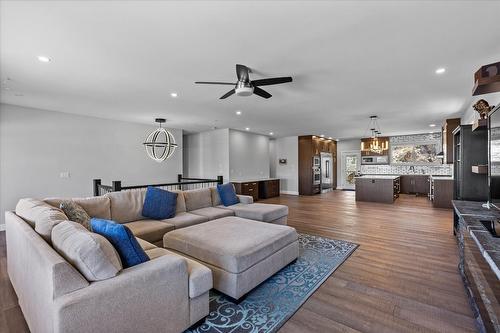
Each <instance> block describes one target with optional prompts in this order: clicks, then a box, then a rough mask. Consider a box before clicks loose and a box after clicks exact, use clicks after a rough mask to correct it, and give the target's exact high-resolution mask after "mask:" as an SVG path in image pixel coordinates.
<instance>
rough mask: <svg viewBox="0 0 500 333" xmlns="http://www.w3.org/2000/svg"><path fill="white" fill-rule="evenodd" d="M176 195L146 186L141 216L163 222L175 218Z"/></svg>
mask: <svg viewBox="0 0 500 333" xmlns="http://www.w3.org/2000/svg"><path fill="white" fill-rule="evenodd" d="M176 207H177V193H174V192H169V191H165V190H162V189H161V188H157V187H152V186H148V189H147V191H146V198H145V199H144V206H143V207H142V216H144V217H149V218H150V219H153V220H164V219H169V218H171V217H174V216H175V210H176Z"/></svg>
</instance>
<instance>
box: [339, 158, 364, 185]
mask: <svg viewBox="0 0 500 333" xmlns="http://www.w3.org/2000/svg"><path fill="white" fill-rule="evenodd" d="M341 160H342V162H341V163H342V164H341V177H342V189H344V190H354V189H355V181H354V176H355V175H356V173H357V172H359V171H360V169H361V153H360V152H359V151H343V152H341Z"/></svg>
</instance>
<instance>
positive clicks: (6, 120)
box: [0, 104, 182, 224]
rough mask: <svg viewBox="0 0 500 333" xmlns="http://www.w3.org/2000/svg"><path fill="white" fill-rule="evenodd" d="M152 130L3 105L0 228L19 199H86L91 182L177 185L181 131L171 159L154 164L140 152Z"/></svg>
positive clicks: (0, 117)
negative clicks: (60, 197) (62, 174)
mask: <svg viewBox="0 0 500 333" xmlns="http://www.w3.org/2000/svg"><path fill="white" fill-rule="evenodd" d="M154 129H155V126H154V125H151V126H148V125H141V124H134V123H127V122H121V121H113V120H107V119H99V118H93V117H85V116H77V115H71V114H68V113H61V112H53V111H44V110H38V109H31V108H23V107H17V106H12V105H6V104H1V105H0V211H1V212H2V214H1V216H2V217H1V220H0V224H3V223H4V214H3V212H4V211H5V210H12V209H14V207H15V205H16V203H17V201H18V200H19V198H23V197H36V198H44V197H48V196H64V197H72V196H90V195H92V179H94V178H102V180H103V182H104V183H106V184H108V183H110V182H111V181H112V180H122V181H123V183H124V184H125V185H127V184H131V185H132V184H144V183H157V182H170V181H176V179H177V174H178V173H182V130H179V129H174V130H172V134H173V135H174V137H175V140H176V142H177V143H178V144H179V148H178V149H177V150H176V151H175V153H174V155H173V156H172V157H171V158H169V159H168V160H166V161H164V162H163V163H158V162H155V161H153V160H151V159H150V158H149V157H148V156H147V155H146V152H145V150H144V148H143V146H142V142H143V141H144V139H145V138H146V136H147V134H148V133H149V132H151V131H152V130H154ZM61 172H69V178H61V177H60V174H61Z"/></svg>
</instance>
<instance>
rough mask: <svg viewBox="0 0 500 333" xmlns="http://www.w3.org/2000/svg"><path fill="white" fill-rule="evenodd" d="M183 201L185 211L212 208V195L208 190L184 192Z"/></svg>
mask: <svg viewBox="0 0 500 333" xmlns="http://www.w3.org/2000/svg"><path fill="white" fill-rule="evenodd" d="M183 195H184V200H185V201H186V211H188V212H190V211H192V210H195V209H200V208H206V207H212V194H211V192H210V188H201V189H197V190H189V191H184V192H183Z"/></svg>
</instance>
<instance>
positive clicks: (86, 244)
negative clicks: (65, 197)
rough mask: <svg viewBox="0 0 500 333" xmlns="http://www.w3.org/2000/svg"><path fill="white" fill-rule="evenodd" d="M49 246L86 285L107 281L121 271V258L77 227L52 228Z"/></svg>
mask: <svg viewBox="0 0 500 333" xmlns="http://www.w3.org/2000/svg"><path fill="white" fill-rule="evenodd" d="M52 245H53V247H54V249H55V250H56V251H57V252H59V254H60V255H61V256H63V257H64V259H66V260H67V261H68V262H69V263H71V264H72V265H73V266H75V267H76V268H77V269H78V270H79V271H80V273H82V275H83V276H85V278H86V279H87V280H88V281H100V280H105V279H109V278H112V277H114V276H116V275H117V274H118V273H119V272H120V271H121V270H122V264H121V261H120V257H119V256H118V254H117V253H116V250H115V249H114V248H113V246H112V245H111V243H110V242H109V241H108V240H106V238H104V237H103V236H101V235H98V234H96V233H93V232H90V231H88V230H87V229H85V227H83V226H82V225H81V224H79V223H76V222H72V221H63V222H61V223H59V224H58V225H57V226H55V227H54V228H53V230H52Z"/></svg>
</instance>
